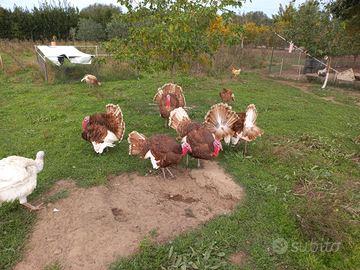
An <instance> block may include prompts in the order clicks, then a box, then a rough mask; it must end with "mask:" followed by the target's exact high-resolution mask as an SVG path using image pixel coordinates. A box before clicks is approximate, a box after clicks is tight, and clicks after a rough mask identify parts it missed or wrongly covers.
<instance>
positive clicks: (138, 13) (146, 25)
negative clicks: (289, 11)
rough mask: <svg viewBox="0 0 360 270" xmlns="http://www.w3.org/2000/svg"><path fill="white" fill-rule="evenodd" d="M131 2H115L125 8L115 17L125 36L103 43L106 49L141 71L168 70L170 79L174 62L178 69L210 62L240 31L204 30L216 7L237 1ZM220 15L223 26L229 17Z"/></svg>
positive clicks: (217, 9) (236, 28) (227, 22)
mask: <svg viewBox="0 0 360 270" xmlns="http://www.w3.org/2000/svg"><path fill="white" fill-rule="evenodd" d="M133 2H135V1H130V0H122V1H119V3H120V4H121V5H125V6H126V8H127V9H128V12H127V13H126V14H123V15H121V16H119V18H120V19H121V20H122V21H123V22H124V23H125V24H128V25H129V31H128V34H129V38H128V39H119V38H114V39H112V40H111V42H109V43H105V44H104V46H105V48H106V51H107V52H108V53H112V54H114V58H115V59H116V60H119V61H127V62H129V63H130V64H131V65H132V66H133V67H134V68H139V69H140V70H143V71H147V72H153V71H166V70H170V71H171V81H172V82H174V71H175V64H177V65H178V68H179V69H180V70H181V69H182V70H186V69H187V68H188V67H189V64H190V61H191V60H201V61H202V62H205V63H208V64H211V61H212V59H213V58H214V51H216V50H217V49H218V48H219V46H220V44H222V43H225V44H229V45H233V44H236V43H237V42H239V39H238V37H239V36H240V33H241V32H242V31H243V30H242V28H241V27H240V26H232V28H231V32H230V33H228V34H225V33H223V32H221V31H213V32H211V33H208V32H207V30H208V28H209V27H210V23H211V21H212V20H215V19H216V18H217V12H218V11H219V10H221V11H224V12H225V11H226V10H227V9H226V6H234V7H240V6H241V2H240V1H205V2H204V1H201V0H197V1H184V0H178V1H169V0H167V1H162V2H159V1H141V2H140V3H139V4H138V5H137V6H133V4H134V3H133ZM222 16H223V17H224V26H226V24H229V20H230V17H229V16H228V15H227V14H226V13H223V15H222Z"/></svg>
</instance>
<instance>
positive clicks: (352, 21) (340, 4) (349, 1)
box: [328, 0, 360, 33]
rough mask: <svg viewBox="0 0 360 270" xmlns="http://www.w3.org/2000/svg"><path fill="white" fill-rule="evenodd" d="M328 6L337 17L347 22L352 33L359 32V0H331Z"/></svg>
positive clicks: (347, 27) (347, 26)
mask: <svg viewBox="0 0 360 270" xmlns="http://www.w3.org/2000/svg"><path fill="white" fill-rule="evenodd" d="M328 8H329V9H330V11H331V12H332V13H333V14H334V15H335V16H336V17H338V18H339V19H341V20H342V21H345V22H346V29H347V30H349V31H350V32H351V33H359V31H360V20H359V14H360V1H359V0H331V1H329V2H328Z"/></svg>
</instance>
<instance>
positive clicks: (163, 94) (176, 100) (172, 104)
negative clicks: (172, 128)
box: [154, 83, 186, 128]
mask: <svg viewBox="0 0 360 270" xmlns="http://www.w3.org/2000/svg"><path fill="white" fill-rule="evenodd" d="M154 102H156V103H159V112H160V116H161V117H162V118H164V119H165V128H167V119H168V118H169V116H170V112H171V111H172V110H174V109H176V108H179V107H185V105H186V101H185V97H184V95H183V93H182V88H181V87H180V86H178V85H176V84H172V83H167V84H165V85H164V86H163V87H161V88H159V89H158V92H157V93H156V95H155V96H154Z"/></svg>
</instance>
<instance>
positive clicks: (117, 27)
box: [105, 18, 128, 39]
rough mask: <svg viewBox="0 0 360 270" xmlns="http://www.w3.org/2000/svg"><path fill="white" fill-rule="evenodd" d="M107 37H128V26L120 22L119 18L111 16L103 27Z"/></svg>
mask: <svg viewBox="0 0 360 270" xmlns="http://www.w3.org/2000/svg"><path fill="white" fill-rule="evenodd" d="M105 31H106V33H107V35H108V39H112V38H115V37H119V38H125V39H126V38H128V33H127V31H128V26H127V25H126V24H124V23H123V22H121V21H120V20H118V19H116V18H113V19H112V20H111V21H110V22H109V23H108V24H107V25H106V29H105Z"/></svg>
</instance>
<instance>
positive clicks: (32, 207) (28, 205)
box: [22, 202, 45, 212]
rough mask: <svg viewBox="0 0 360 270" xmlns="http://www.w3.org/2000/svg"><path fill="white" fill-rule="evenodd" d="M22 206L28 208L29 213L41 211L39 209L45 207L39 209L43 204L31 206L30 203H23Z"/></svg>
mask: <svg viewBox="0 0 360 270" xmlns="http://www.w3.org/2000/svg"><path fill="white" fill-rule="evenodd" d="M22 205H24V206H26V207H28V208H30V212H31V211H36V210H41V209H43V208H45V207H40V206H41V205H43V203H41V204H39V205H38V206H33V205H31V204H30V203H28V202H25V203H22Z"/></svg>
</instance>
